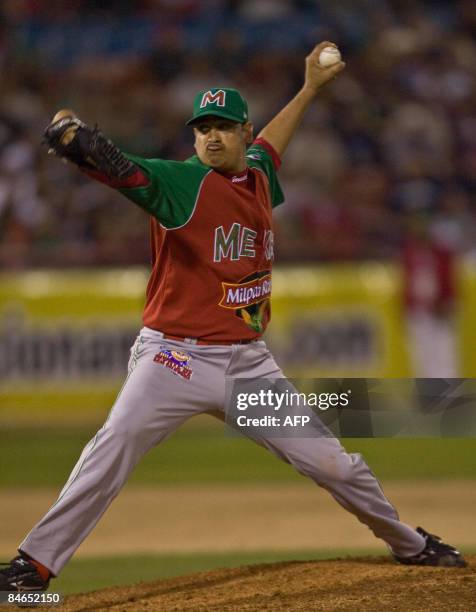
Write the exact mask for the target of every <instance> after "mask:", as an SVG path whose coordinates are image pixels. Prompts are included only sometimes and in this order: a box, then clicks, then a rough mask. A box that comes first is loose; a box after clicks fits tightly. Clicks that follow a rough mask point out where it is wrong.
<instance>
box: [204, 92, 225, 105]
mask: <svg viewBox="0 0 476 612" xmlns="http://www.w3.org/2000/svg"><path fill="white" fill-rule="evenodd" d="M225 98H226V91H223V89H219V90H218V91H216V92H215V93H213V92H212V91H211V90H208V91H207V92H206V93H204V94H203V96H202V101H201V102H200V108H205V106H207V105H208V104H216V105H217V106H225Z"/></svg>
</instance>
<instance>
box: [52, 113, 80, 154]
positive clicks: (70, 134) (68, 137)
mask: <svg viewBox="0 0 476 612" xmlns="http://www.w3.org/2000/svg"><path fill="white" fill-rule="evenodd" d="M67 118H71V119H76V114H75V113H74V111H72V110H71V109H69V108H63V109H61V110H59V111H58V112H57V113H56V115H55V116H54V117H53V121H52V123H56V122H57V121H60V120H61V119H67ZM77 129H78V128H77V126H74V127H70V128H69V129H67V130H66V131H65V133H64V134H63V136H62V137H61V144H63V145H68V144H69V143H70V142H71V141H72V140H73V138H74V136H75V134H76V130H77Z"/></svg>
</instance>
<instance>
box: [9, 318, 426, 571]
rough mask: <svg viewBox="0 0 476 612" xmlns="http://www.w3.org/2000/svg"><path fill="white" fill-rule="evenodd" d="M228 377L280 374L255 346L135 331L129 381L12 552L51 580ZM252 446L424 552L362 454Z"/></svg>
mask: <svg viewBox="0 0 476 612" xmlns="http://www.w3.org/2000/svg"><path fill="white" fill-rule="evenodd" d="M173 350H175V351H179V352H183V351H185V352H186V353H187V354H188V355H189V356H190V358H191V359H190V361H189V362H188V366H187V367H190V368H191V369H192V371H193V373H192V375H191V377H190V378H189V379H187V378H186V377H184V376H181V375H180V374H177V372H174V371H173V369H171V368H170V367H168V365H170V362H168V361H167V359H165V363H164V359H162V361H161V360H160V359H159V360H157V358H156V356H157V355H158V354H161V355H162V356H163V355H164V351H165V354H166V352H167V351H173ZM179 356H180V355H179ZM154 359H155V361H154ZM167 364H168V365H167ZM226 377H228V378H282V377H284V375H283V373H282V372H281V370H280V369H279V367H278V366H277V365H276V362H275V361H274V359H273V357H272V355H271V354H270V352H269V351H268V349H267V348H266V345H265V343H264V342H262V341H257V342H253V343H251V344H244V345H239V344H235V345H231V346H221V345H213V346H204V345H196V344H195V345H194V344H188V343H184V342H178V341H177V342H176V341H170V340H165V339H163V335H162V334H161V333H160V332H157V331H154V330H151V329H148V328H143V329H142V330H141V332H140V335H139V336H138V338H137V340H136V342H135V344H134V346H133V347H132V350H131V358H130V361H129V366H128V376H127V378H126V381H125V383H124V385H123V387H122V389H121V392H120V393H119V396H118V398H117V400H116V402H115V404H114V406H113V408H112V410H111V412H110V414H109V416H108V418H107V420H106V422H105V424H104V425H103V427H102V428H101V429H100V430H99V431H98V432H97V434H96V435H95V436H94V438H93V439H92V440H91V441H90V442H89V443H88V444H87V445H86V447H85V448H84V450H83V452H82V454H81V456H80V458H79V460H78V462H77V464H76V466H75V467H74V469H73V471H72V473H71V475H70V477H69V479H68V481H67V482H66V484H65V486H64V488H63V490H62V491H61V493H60V495H59V498H58V500H57V501H56V503H55V504H54V505H53V506H52V507H51V508H50V510H49V511H48V512H47V513H46V515H45V516H44V517H43V518H42V519H41V520H40V522H39V523H38V524H37V525H36V526H35V527H34V528H33V529H32V530H31V531H30V533H29V534H28V535H27V537H26V538H25V540H24V541H23V542H22V543H21V544H20V546H19V550H21V551H23V552H25V553H27V554H28V555H30V556H31V557H33V558H34V559H36V560H37V561H39V562H40V563H42V564H43V565H45V566H46V567H47V568H49V569H50V570H51V572H52V573H53V574H54V575H58V574H59V572H60V571H61V570H62V568H63V567H64V566H65V565H66V563H67V562H68V560H69V559H70V557H71V556H72V555H73V554H74V552H75V551H76V549H77V548H78V547H79V545H80V544H81V542H82V541H83V540H84V539H85V538H86V536H87V535H88V534H89V533H90V531H91V530H92V529H93V528H94V526H95V525H96V523H97V522H98V521H99V519H100V518H101V516H102V515H103V513H104V512H105V511H106V509H107V508H108V506H109V504H110V503H111V502H112V500H113V499H114V498H115V497H116V495H117V494H118V493H119V491H120V490H121V488H122V487H123V485H124V484H125V482H126V480H127V478H128V476H129V474H130V473H131V471H132V470H133V468H134V467H135V465H136V464H137V463H138V461H139V460H140V459H141V457H142V456H143V455H144V454H145V453H146V452H147V451H148V450H149V449H151V448H152V447H154V446H156V445H157V444H159V443H160V442H161V441H162V440H164V439H165V438H166V437H168V436H169V435H170V434H171V433H172V432H173V431H175V430H176V429H177V428H178V427H179V426H180V425H181V424H182V423H184V422H185V421H186V420H187V419H188V418H189V417H192V416H194V415H196V414H200V413H204V412H211V411H212V412H215V413H221V414H222V415H223V414H224V406H225V396H226V389H225V378H226ZM257 441H258V442H259V443H260V444H262V445H263V446H264V447H266V448H267V449H268V450H270V451H271V452H272V453H274V454H275V455H277V456H278V457H280V458H281V459H283V460H284V461H286V462H288V463H290V464H292V465H293V466H294V467H295V468H296V470H297V471H298V472H300V473H302V474H304V475H306V476H309V477H310V478H311V479H312V480H313V481H314V482H315V483H316V484H318V485H319V486H321V487H323V488H325V489H327V490H328V491H329V492H330V493H331V495H332V496H333V497H334V498H335V499H336V501H337V502H338V503H339V504H341V505H342V506H343V507H344V508H345V509H346V510H348V511H349V512H352V513H353V514H355V516H356V517H357V518H358V519H359V521H361V522H362V523H364V524H365V525H367V526H368V527H369V528H370V529H371V530H372V531H373V533H374V534H375V536H376V537H378V538H381V539H382V540H384V541H385V542H386V543H387V545H388V547H389V548H390V549H391V550H392V551H393V552H394V553H395V554H397V555H399V556H411V555H414V554H417V553H418V552H420V551H421V550H422V549H423V548H424V546H425V541H424V539H423V538H422V537H421V536H420V535H419V534H418V533H416V531H415V530H414V529H412V528H411V527H410V526H408V525H406V524H404V523H402V522H400V521H399V518H398V514H397V512H396V510H395V508H394V507H393V506H392V505H391V504H390V502H389V501H388V500H387V499H386V497H385V496H384V494H383V491H382V489H381V488H380V485H379V483H378V481H377V480H376V478H375V477H374V475H373V474H372V472H371V471H370V470H369V468H368V466H367V465H366V463H365V462H364V460H363V459H362V457H361V455H360V454H358V453H355V454H354V453H353V454H348V453H346V451H345V450H344V448H343V447H342V446H341V444H340V443H339V441H338V440H337V439H335V438H332V437H321V438H299V437H269V438H267V439H265V438H262V439H258V440H257ZM277 536H278V537H279V534H277ZM316 544H317V542H316Z"/></svg>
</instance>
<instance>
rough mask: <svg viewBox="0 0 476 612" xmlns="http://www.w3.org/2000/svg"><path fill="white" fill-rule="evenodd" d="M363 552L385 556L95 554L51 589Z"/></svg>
mask: <svg viewBox="0 0 476 612" xmlns="http://www.w3.org/2000/svg"><path fill="white" fill-rule="evenodd" d="M366 554H377V555H380V554H381V555H385V554H386V550H385V549H384V548H383V547H380V548H374V549H369V550H364V551H362V550H359V551H354V553H353V551H349V550H338V549H333V550H315V551H314V550H311V551H309V550H306V551H299V550H298V551H284V552H283V551H279V552H273V551H258V552H248V553H244V552H240V551H233V552H226V553H214V554H210V553H206V554H204V553H200V554H183V555H178V554H164V555H137V556H124V557H104V558H101V557H94V558H84V559H76V560H73V561H71V562H70V563H69V564H68V565H67V566H66V568H65V569H64V570H63V572H62V573H61V575H60V576H59V577H58V579H56V580H54V581H53V582H52V583H51V586H50V590H51V591H54V592H59V593H64V594H67V593H83V592H87V591H94V590H97V589H101V588H105V587H112V586H119V585H126V584H133V583H137V582H146V581H151V580H157V579H159V578H170V577H173V576H181V575H186V574H191V573H192V572H199V571H204V570H210V569H216V568H219V567H239V566H242V565H251V564H256V563H276V562H278V561H291V560H295V561H300V560H303V561H304V560H305V561H308V560H316V559H335V558H337V557H343V556H349V555H352V556H354V555H356V556H364V555H366Z"/></svg>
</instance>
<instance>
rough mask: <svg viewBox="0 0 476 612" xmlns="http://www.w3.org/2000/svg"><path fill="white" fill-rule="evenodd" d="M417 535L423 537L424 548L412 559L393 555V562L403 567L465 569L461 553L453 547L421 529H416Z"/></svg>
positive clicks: (465, 564)
mask: <svg viewBox="0 0 476 612" xmlns="http://www.w3.org/2000/svg"><path fill="white" fill-rule="evenodd" d="M416 531H417V533H419V534H420V535H421V536H423V537H424V538H425V540H426V546H425V548H424V549H423V550H422V551H421V553H418V554H417V555H413V557H397V556H395V555H394V559H395V561H398V563H403V564H404V565H427V566H434V567H466V566H467V563H466V561H465V560H464V558H463V557H462V556H461V553H460V552H459V551H458V550H456V548H454V547H453V546H450V545H449V544H445V543H444V542H442V541H441V538H439V537H438V536H436V535H433V534H431V533H428V532H427V531H425V530H424V529H422V528H421V527H417V528H416Z"/></svg>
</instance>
